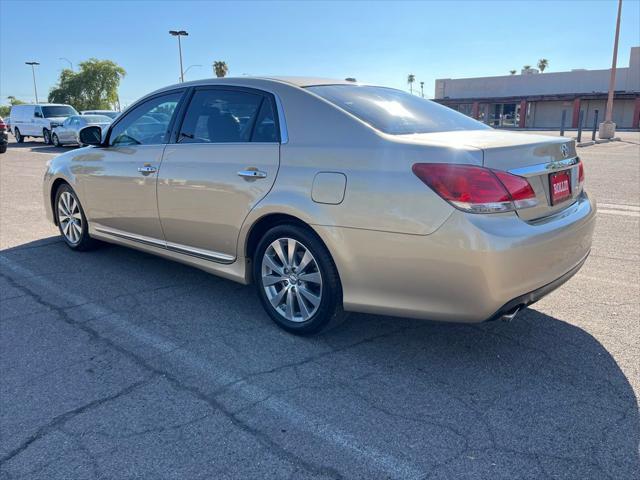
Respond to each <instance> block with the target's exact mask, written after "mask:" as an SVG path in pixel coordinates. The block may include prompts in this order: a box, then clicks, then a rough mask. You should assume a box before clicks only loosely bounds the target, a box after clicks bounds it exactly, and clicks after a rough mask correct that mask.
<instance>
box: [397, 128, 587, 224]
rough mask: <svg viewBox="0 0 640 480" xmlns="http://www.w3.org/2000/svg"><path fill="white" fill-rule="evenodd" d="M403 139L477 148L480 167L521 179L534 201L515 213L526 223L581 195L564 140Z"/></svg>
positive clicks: (573, 157) (483, 134)
mask: <svg viewBox="0 0 640 480" xmlns="http://www.w3.org/2000/svg"><path fill="white" fill-rule="evenodd" d="M407 137H412V140H413V141H415V142H416V143H423V142H424V143H438V144H448V145H453V146H455V145H459V146H466V147H475V148H479V149H480V150H482V152H483V166H485V167H487V168H491V169H494V170H502V171H506V172H509V173H512V174H514V175H519V176H522V177H525V178H526V179H527V180H528V181H529V183H530V185H531V187H532V188H533V190H534V192H535V194H536V198H537V200H538V203H537V205H536V206H533V207H528V208H522V209H518V210H517V213H518V215H519V216H520V217H521V218H523V219H524V220H527V221H533V220H536V219H539V218H542V217H546V216H549V215H552V214H554V213H556V212H557V211H560V210H562V209H564V208H566V207H567V206H569V205H571V204H572V203H573V200H574V199H575V198H576V197H577V196H578V195H579V194H580V193H581V191H582V185H581V184H580V182H579V181H578V178H579V177H578V173H579V172H578V162H579V159H578V157H577V154H576V146H575V142H574V141H573V140H571V139H568V138H565V137H551V136H546V135H530V134H526V133H515V132H507V131H504V130H471V131H469V130H466V131H455V132H438V133H427V134H416V135H408V136H407ZM558 172H560V173H559V174H558ZM563 172H564V173H563ZM553 174H557V175H553ZM552 175H553V179H552V178H551V176H552ZM561 187H562V188H561ZM565 187H568V188H569V192H568V193H566V194H565V192H566V191H565V190H563V188H565ZM554 191H555V195H554ZM554 197H555V200H556V201H554Z"/></svg>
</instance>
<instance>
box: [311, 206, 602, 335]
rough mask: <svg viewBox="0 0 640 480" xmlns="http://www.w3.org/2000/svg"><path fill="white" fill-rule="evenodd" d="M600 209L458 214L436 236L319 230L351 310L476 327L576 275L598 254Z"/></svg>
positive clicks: (318, 228) (581, 208)
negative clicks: (528, 215) (530, 215)
mask: <svg viewBox="0 0 640 480" xmlns="http://www.w3.org/2000/svg"><path fill="white" fill-rule="evenodd" d="M595 210H596V209H595V205H594V204H593V203H592V202H591V201H590V199H589V198H588V196H587V195H586V194H582V195H581V196H580V197H578V198H577V199H576V201H575V202H574V203H573V204H572V205H570V206H568V207H567V208H565V209H564V210H562V211H560V212H558V213H556V214H554V215H553V216H551V217H547V218H545V219H542V220H539V221H537V222H525V221H523V220H522V219H520V218H519V217H518V216H517V215H516V214H515V213H505V214H494V215H474V214H467V213H463V212H461V211H458V210H455V211H453V212H452V214H451V216H450V217H449V218H448V219H447V221H446V222H444V224H443V225H442V226H441V227H440V228H439V229H438V230H437V231H435V232H434V233H432V234H430V235H403V234H396V233H390V232H374V231H370V230H363V229H349V228H337V227H315V228H316V230H317V231H318V233H319V234H320V236H321V237H322V238H323V240H324V241H325V243H327V245H328V246H329V249H330V251H331V253H332V255H333V257H334V260H335V262H336V266H337V268H338V271H339V273H340V279H341V281H342V286H343V301H344V307H345V309H346V310H351V311H359V312H367V313H376V314H386V315H398V316H405V317H415V318H425V319H432V320H440V321H449V322H467V323H475V322H482V321H485V320H487V319H491V318H494V317H495V316H496V315H498V314H500V315H502V313H504V312H505V311H507V312H508V311H509V310H505V309H506V308H508V307H513V308H515V306H517V305H518V304H520V303H521V304H523V305H526V304H529V303H532V302H533V301H536V300H538V299H539V298H541V297H542V296H543V295H544V294H546V293H548V292H550V291H551V290H553V289H554V288H557V287H558V286H559V285H561V284H562V283H563V282H564V281H566V280H567V279H568V278H569V277H570V276H571V275H573V274H575V272H577V270H578V269H579V268H580V266H581V265H582V264H583V263H584V260H585V259H586V257H587V255H588V253H589V251H590V249H591V238H592V235H593V229H594V225H595ZM514 302H515V304H514ZM513 308H511V310H513Z"/></svg>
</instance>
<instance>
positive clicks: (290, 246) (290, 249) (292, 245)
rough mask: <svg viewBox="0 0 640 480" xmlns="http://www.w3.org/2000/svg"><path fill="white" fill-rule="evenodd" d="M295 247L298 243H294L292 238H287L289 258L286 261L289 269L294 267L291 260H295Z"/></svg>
mask: <svg viewBox="0 0 640 480" xmlns="http://www.w3.org/2000/svg"><path fill="white" fill-rule="evenodd" d="M297 245H298V242H296V241H295V240H294V239H293V238H289V239H288V240H287V254H288V255H289V258H288V259H287V260H288V263H289V266H290V267H293V266H294V263H293V260H294V258H295V253H296V247H297Z"/></svg>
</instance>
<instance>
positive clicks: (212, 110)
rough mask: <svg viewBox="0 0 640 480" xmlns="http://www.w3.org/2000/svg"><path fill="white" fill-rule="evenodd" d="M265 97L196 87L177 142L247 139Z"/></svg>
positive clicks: (224, 141)
mask: <svg viewBox="0 0 640 480" xmlns="http://www.w3.org/2000/svg"><path fill="white" fill-rule="evenodd" d="M263 102H268V99H266V98H265V97H264V96H262V95H259V94H253V93H248V92H244V91H232V90H222V89H210V90H198V91H196V92H195V94H194V95H193V98H192V99H191V102H190V104H189V108H188V109H187V113H186V115H185V118H184V122H183V123H182V128H181V129H180V136H179V138H178V142H179V143H240V142H250V141H251V136H252V133H253V130H254V126H255V124H256V119H257V118H258V116H259V113H260V110H261V106H262V104H263Z"/></svg>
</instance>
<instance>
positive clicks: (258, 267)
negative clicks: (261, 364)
mask: <svg viewBox="0 0 640 480" xmlns="http://www.w3.org/2000/svg"><path fill="white" fill-rule="evenodd" d="M253 278H254V283H255V285H256V289H257V292H258V296H259V298H260V301H261V302H262V306H263V307H264V309H265V310H266V311H267V313H268V314H269V316H270V317H271V319H272V320H273V321H274V322H275V323H276V324H277V325H278V326H280V327H281V328H283V329H284V330H286V331H288V332H290V333H294V334H296V335H310V334H313V333H317V332H319V331H321V330H323V329H326V328H327V327H328V326H329V325H332V324H337V323H339V322H340V321H341V320H342V319H343V318H344V312H343V309H342V286H341V284H340V277H339V276H338V270H337V269H336V266H335V264H334V262H333V259H332V258H331V254H330V253H329V251H328V250H327V248H326V247H325V246H324V244H323V243H322V241H321V240H320V238H319V237H318V236H317V235H316V234H315V233H314V232H313V231H311V230H309V229H307V228H303V227H300V226H297V225H290V224H283V225H277V226H275V227H273V228H271V229H270V230H268V231H267V232H266V233H265V234H264V236H263V237H262V239H261V240H260V242H259V243H258V246H257V247H256V251H255V255H254V259H253Z"/></svg>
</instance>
